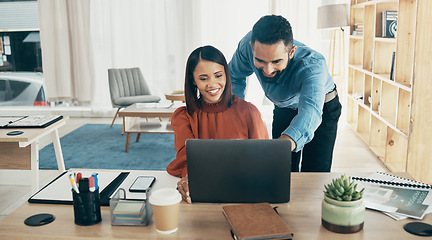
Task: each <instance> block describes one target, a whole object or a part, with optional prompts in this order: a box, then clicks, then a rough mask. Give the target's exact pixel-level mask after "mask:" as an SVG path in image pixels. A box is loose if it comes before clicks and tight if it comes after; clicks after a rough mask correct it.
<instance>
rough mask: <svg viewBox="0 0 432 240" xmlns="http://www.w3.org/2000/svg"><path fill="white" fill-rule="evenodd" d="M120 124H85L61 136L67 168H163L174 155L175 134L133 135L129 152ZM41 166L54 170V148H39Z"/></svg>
mask: <svg viewBox="0 0 432 240" xmlns="http://www.w3.org/2000/svg"><path fill="white" fill-rule="evenodd" d="M121 129H122V125H120V124H115V125H113V127H112V128H111V127H110V125H109V124H86V125H84V126H82V127H80V128H78V129H76V130H75V131H73V132H71V133H69V134H67V135H66V136H64V137H62V138H61V139H60V143H61V146H62V150H63V158H64V162H65V166H66V169H69V168H89V169H122V170H128V169H129V170H165V169H166V166H167V165H168V164H169V163H170V162H171V161H172V160H173V159H174V158H175V155H176V151H175V149H174V134H157V133H151V134H150V133H149V134H147V133H146V134H141V137H140V141H139V142H135V141H136V134H132V137H131V143H130V145H129V152H128V153H127V152H125V146H126V135H127V134H123V135H122V134H121ZM39 168H40V169H57V161H56V157H55V152H54V147H53V144H52V143H51V144H50V145H48V146H46V147H44V148H43V149H41V150H40V151H39Z"/></svg>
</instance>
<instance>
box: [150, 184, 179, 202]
mask: <svg viewBox="0 0 432 240" xmlns="http://www.w3.org/2000/svg"><path fill="white" fill-rule="evenodd" d="M181 200H182V196H181V194H180V193H179V192H178V191H177V190H176V189H174V188H162V189H159V190H156V191H154V192H152V193H151V195H150V200H149V201H150V204H152V205H156V206H168V205H172V204H176V203H178V202H180V201H181Z"/></svg>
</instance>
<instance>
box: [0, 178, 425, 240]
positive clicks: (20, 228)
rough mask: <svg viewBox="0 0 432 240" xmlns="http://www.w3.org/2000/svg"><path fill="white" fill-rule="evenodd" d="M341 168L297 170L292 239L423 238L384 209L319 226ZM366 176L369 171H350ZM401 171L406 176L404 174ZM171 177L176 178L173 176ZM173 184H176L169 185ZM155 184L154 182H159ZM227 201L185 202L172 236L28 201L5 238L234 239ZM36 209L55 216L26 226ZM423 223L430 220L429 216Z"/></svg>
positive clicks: (11, 218)
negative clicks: (356, 220) (357, 223)
mask: <svg viewBox="0 0 432 240" xmlns="http://www.w3.org/2000/svg"><path fill="white" fill-rule="evenodd" d="M340 175H341V174H340V173H293V174H292V187H291V201H290V202H289V203H287V204H273V207H275V206H278V212H279V214H280V216H281V217H282V219H283V220H284V221H285V222H286V223H287V224H288V225H289V226H290V228H291V229H292V230H293V231H294V239H296V240H299V239H308V240H309V239H333V240H338V239H380V240H381V239H392V240H393V239H424V238H422V237H418V236H415V235H411V234H409V233H407V232H405V231H404V230H403V225H404V224H406V223H408V222H413V221H418V220H413V219H405V220H400V221H396V220H393V219H391V218H390V217H388V216H386V215H384V214H383V213H381V212H376V211H372V210H366V216H365V225H364V229H363V230H362V231H360V232H358V233H354V234H348V235H347V234H337V233H333V232H330V231H328V230H326V229H325V228H323V227H322V226H321V201H322V199H323V184H325V183H328V182H329V181H330V180H331V179H332V178H335V177H339V176H340ZM349 175H351V176H361V177H365V176H368V175H370V173H350V174H349ZM399 176H406V175H404V174H402V175H399ZM170 181H171V182H172V179H171V180H170ZM171 185H172V184H171ZM155 188H156V185H155ZM225 205H227V204H208V203H193V204H186V203H185V202H182V203H181V206H180V219H179V222H180V223H179V230H178V231H177V232H176V233H174V234H171V235H162V234H159V233H157V232H156V230H155V226H154V222H153V220H152V221H151V222H150V225H149V226H147V227H130V226H111V222H110V213H109V208H108V207H102V222H101V223H99V224H96V225H93V226H86V227H84V226H78V225H75V224H74V219H73V208H72V206H69V205H48V204H29V203H25V204H23V205H22V206H21V207H19V208H18V209H17V210H16V211H14V212H13V213H11V214H10V215H8V216H7V217H6V218H5V219H3V220H2V221H0V236H1V238H2V239H3V238H4V239H32V240H36V239H231V236H230V231H229V225H228V223H227V221H226V219H225V217H224V216H223V214H222V207H223V206H225ZM37 213H52V214H54V215H55V216H56V220H55V221H54V222H52V223H50V224H47V225H45V226H41V227H28V226H26V225H24V223H23V221H24V219H25V218H27V217H29V216H31V215H33V214H37ZM423 222H427V223H432V216H431V215H430V214H429V215H426V217H425V218H424V219H423Z"/></svg>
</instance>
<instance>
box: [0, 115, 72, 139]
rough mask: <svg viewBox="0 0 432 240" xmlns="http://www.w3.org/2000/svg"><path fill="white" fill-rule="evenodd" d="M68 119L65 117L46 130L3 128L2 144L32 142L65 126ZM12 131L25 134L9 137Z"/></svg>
mask: <svg viewBox="0 0 432 240" xmlns="http://www.w3.org/2000/svg"><path fill="white" fill-rule="evenodd" d="M68 119H69V117H68V116H64V117H63V118H62V119H60V120H58V121H57V122H55V123H53V124H51V125H49V126H48V127H45V128H1V129H0V142H32V141H33V140H34V139H36V138H38V137H39V136H41V135H43V134H45V133H49V132H51V131H53V130H54V129H57V128H59V127H61V126H63V125H64V124H65V123H66V120H68ZM11 131H23V133H22V134H20V135H16V136H8V135H7V133H8V132H11Z"/></svg>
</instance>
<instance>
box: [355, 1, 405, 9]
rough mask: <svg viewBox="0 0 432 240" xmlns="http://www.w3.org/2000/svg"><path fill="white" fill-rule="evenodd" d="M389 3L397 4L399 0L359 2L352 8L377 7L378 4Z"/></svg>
mask: <svg viewBox="0 0 432 240" xmlns="http://www.w3.org/2000/svg"><path fill="white" fill-rule="evenodd" d="M389 2H392V3H397V2H398V0H375V1H367V0H363V1H361V0H357V4H352V5H351V7H352V8H363V7H364V6H367V5H375V4H377V3H389Z"/></svg>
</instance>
